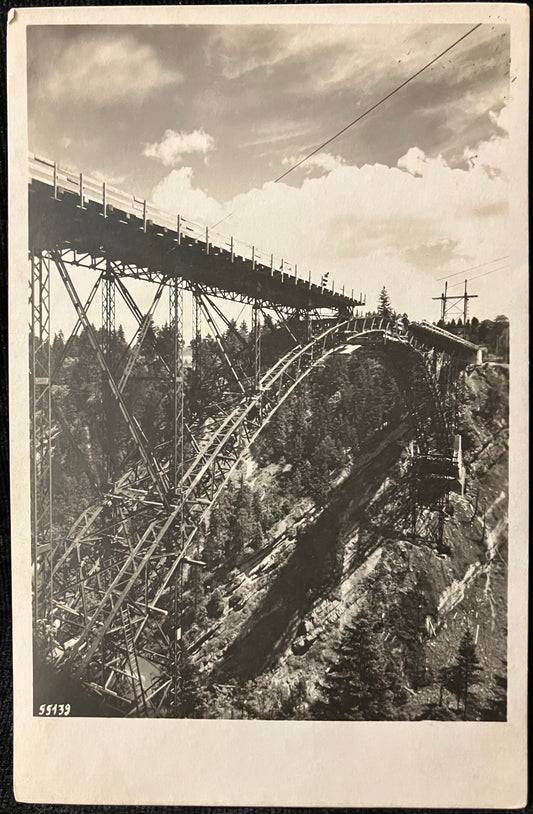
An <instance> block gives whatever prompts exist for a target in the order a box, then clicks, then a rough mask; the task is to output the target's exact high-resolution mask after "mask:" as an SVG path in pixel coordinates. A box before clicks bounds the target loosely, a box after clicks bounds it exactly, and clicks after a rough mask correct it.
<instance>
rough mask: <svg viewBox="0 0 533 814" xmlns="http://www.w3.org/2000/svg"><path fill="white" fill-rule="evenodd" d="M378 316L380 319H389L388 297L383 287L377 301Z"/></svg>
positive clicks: (390, 314) (390, 309)
mask: <svg viewBox="0 0 533 814" xmlns="http://www.w3.org/2000/svg"><path fill="white" fill-rule="evenodd" d="M378 314H379V315H380V317H391V316H392V308H391V304H390V299H389V295H388V293H387V289H386V288H385V286H383V288H382V289H381V291H380V293H379V299H378Z"/></svg>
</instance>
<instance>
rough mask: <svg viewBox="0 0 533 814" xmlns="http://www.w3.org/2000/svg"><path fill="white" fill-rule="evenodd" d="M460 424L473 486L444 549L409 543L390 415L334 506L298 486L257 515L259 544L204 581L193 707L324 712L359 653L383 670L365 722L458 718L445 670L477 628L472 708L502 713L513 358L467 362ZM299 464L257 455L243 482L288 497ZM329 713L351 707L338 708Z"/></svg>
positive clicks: (335, 487) (401, 429)
mask: <svg viewBox="0 0 533 814" xmlns="http://www.w3.org/2000/svg"><path fill="white" fill-rule="evenodd" d="M460 422H461V434H462V438H463V448H464V454H465V461H466V465H467V472H468V480H467V484H466V489H465V494H464V496H460V495H457V494H451V495H450V500H449V505H448V507H447V510H446V517H445V526H444V539H445V542H446V545H447V548H448V549H449V554H447V555H443V554H438V553H437V552H436V550H435V547H434V546H432V545H431V544H430V543H424V542H423V541H413V539H409V535H407V534H406V533H405V524H403V525H402V523H400V521H399V518H401V517H404V516H405V511H406V506H408V505H409V491H408V483H407V482H406V475H405V473H406V461H407V444H408V441H409V440H410V431H409V428H408V426H407V425H406V424H402V423H401V422H398V421H397V422H395V424H394V425H393V424H392V423H391V424H390V425H389V424H388V422H384V423H383V424H382V427H381V429H380V430H379V432H376V434H375V435H373V437H372V442H371V443H369V444H368V445H367V446H365V445H364V444H361V445H360V447H359V449H358V450H357V453H356V454H353V455H351V456H348V460H346V459H344V460H343V461H342V462H341V464H340V465H339V466H337V468H334V469H333V471H331V472H330V475H329V477H330V481H329V487H328V499H327V501H326V502H325V505H321V502H320V501H318V500H316V499H314V498H313V497H311V496H306V495H305V494H300V495H299V496H298V497H297V498H295V499H294V500H291V501H290V506H286V507H285V508H286V509H287V510H286V511H284V512H282V513H278V514H281V516H276V514H275V513H274V516H273V520H274V522H272V523H271V524H270V525H268V524H266V523H265V522H263V523H262V530H261V539H260V540H256V541H255V545H254V547H253V549H252V548H251V547H250V546H248V547H245V549H244V551H243V552H242V553H241V555H240V556H239V557H238V558H233V559H232V560H231V562H230V565H227V564H226V565H222V564H220V565H218V566H216V564H215V566H214V567H212V568H210V569H209V572H208V575H207V576H206V578H205V579H204V580H203V582H202V583H201V584H200V585H198V584H197V585H196V586H195V590H194V593H195V608H196V622H195V623H193V624H192V625H191V626H190V629H189V632H188V634H187V651H186V656H185V670H186V671H188V672H189V673H190V677H191V678H190V682H189V686H190V688H191V689H190V698H189V699H188V703H189V707H188V709H187V710H184V713H185V714H190V715H198V716H205V717H248V718H254V717H261V718H283V719H309V718H315V717H328V713H327V711H326V713H324V708H325V707H324V705H325V704H326V706H327V703H326V702H327V698H328V685H331V684H332V676H333V678H334V676H335V674H336V672H337V673H339V672H340V670H341V667H340V666H339V664H340V663H341V662H342V659H343V658H345V659H346V658H348V656H347V653H348V652H351V651H350V648H352V649H353V648H354V647H356V650H357V648H359V650H357V652H359V653H364V654H365V656H364V657H363V656H360V660H361V662H363V661H365V660H368V663H369V664H370V663H371V664H375V665H380V667H379V670H378V673H377V674H378V675H379V676H383V675H386V676H387V677H388V678H387V681H388V684H387V686H385V685H384V686H383V687H382V688H381V690H380V689H379V688H377V689H376V690H375V693H376V699H377V698H378V696H377V693H378V692H382V695H380V696H379V699H380V701H379V703H378V704H377V706H376V703H377V702H376V703H375V704H374V705H372V704H371V703H369V705H368V714H367V715H366V716H365V714H364V711H363V713H362V714H361V715H360V716H359V717H369V718H372V717H373V718H376V717H377V718H379V717H382V718H392V719H404V720H409V719H411V720H414V719H419V718H428V717H436V718H441V719H442V718H451V719H453V718H454V717H456V716H458V715H459V716H460V709H459V708H460V704H459V701H460V699H458V698H457V697H456V696H455V695H454V692H453V689H452V690H450V689H449V687H447V686H446V682H445V681H444V680H443V678H442V670H443V668H450V666H451V665H452V664H453V663H454V661H455V660H456V658H457V654H458V651H459V648H460V645H461V641H462V639H463V638H464V634H465V632H466V631H467V630H468V631H470V632H471V634H472V639H473V641H474V645H475V651H476V657H477V659H478V660H479V669H478V670H477V673H476V676H475V678H474V676H473V677H472V682H471V684H472V686H471V687H470V688H469V690H468V697H469V705H468V707H469V709H468V717H469V718H472V719H474V718H475V719H480V718H484V719H491V718H492V719H499V718H502V716H503V717H505V699H504V696H505V681H506V678H505V676H506V661H505V659H506V606H507V462H508V458H507V431H508V368H507V366H505V365H498V364H494V363H487V364H485V365H484V366H483V367H476V368H472V369H470V370H468V371H467V373H466V376H465V381H464V393H463V407H462V411H461V417H460ZM393 426H394V428H392V427H393ZM290 466H291V465H290V464H286V463H283V461H281V462H279V463H276V462H275V461H271V462H269V463H267V462H265V460H264V459H263V460H259V461H258V460H257V456H256V458H255V459H254V458H250V459H249V460H248V461H247V463H246V473H245V475H246V478H244V477H242V475H243V473H241V483H243V482H244V480H246V483H247V484H249V488H250V490H251V492H252V493H253V495H256V494H265V493H266V494H272V493H276V490H277V493H278V494H279V493H280V484H283V483H284V482H285V480H286V479H287V477H288V472H287V468H288V469H289V470H290ZM289 474H290V473H289ZM238 477H239V476H238ZM284 479H285V480H284ZM235 488H236V490H237V492H238V486H237V485H236V487H235ZM281 493H282V489H281ZM236 499H237V498H236ZM254 499H257V498H254ZM235 505H237V504H235ZM258 512H259V513H261V508H260V507H259V508H258ZM189 590H190V591H192V590H193V589H192V587H191V588H190V589H189ZM358 618H359V619H360V621H361V620H363V621H361V623H360V624H359V627H357V619H358ZM363 622H364V624H363ZM354 625H355V628H354ZM352 628H353V630H352ZM354 631H355V632H354ZM361 631H363V632H364V633H365V636H362V634H361ZM348 634H349V635H350V636H351V637H352V638H351V639H350V642H351V644H350V643H347V642H348V639H347V636H348ZM354 637H355V639H354ZM357 637H359V638H357ZM355 640H356V645H354V644H353V642H354V641H355ZM363 640H364V641H363ZM361 648H366V650H365V649H363V650H361ZM354 652H356V651H355V650H354ZM362 680H363V679H362V678H360V677H358V681H362ZM380 680H381V679H380ZM333 683H334V681H333ZM378 683H379V682H378ZM359 689H360V688H359ZM367 694H368V693H367ZM370 695H371V693H370ZM330 697H332V696H331V692H330ZM361 697H362V696H361ZM365 697H366V696H365ZM502 697H503V701H502ZM376 699H374V700H376ZM382 699H386V700H385V701H383V700H382ZM370 700H372V699H370ZM328 703H329V702H328ZM329 717H342V714H340V715H339V712H338V709H337V711H336V712H335V710H334V707H333V706H331V707H330V715H329ZM352 717H353V716H352ZM355 717H358V715H357V714H356V716H355Z"/></svg>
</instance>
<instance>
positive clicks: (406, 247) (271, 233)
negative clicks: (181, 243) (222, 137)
mask: <svg viewBox="0 0 533 814" xmlns="http://www.w3.org/2000/svg"><path fill="white" fill-rule="evenodd" d="M504 116H505V114H503V113H502V114H501V118H498V124H499V125H500V130H501V132H502V133H503V132H504V131H505V127H504ZM509 143H510V142H509V139H508V138H507V137H506V136H505V135H502V136H494V137H492V138H491V139H490V140H488V141H485V142H482V143H480V144H478V145H477V146H476V148H475V150H474V151H470V154H472V152H473V153H474V154H476V155H477V159H476V160H474V161H473V162H469V166H468V167H467V168H464V169H463V168H458V167H454V166H450V165H449V164H448V163H447V162H446V161H445V160H444V159H443V158H442V157H441V156H437V157H436V158H431V157H428V156H427V155H426V154H425V153H424V152H423V151H422V150H420V149H418V148H416V147H414V148H412V149H410V150H409V151H408V152H407V153H406V154H405V155H404V156H402V157H401V158H400V160H399V161H398V164H397V166H395V167H388V166H385V165H383V164H371V165H370V164H365V165H363V166H355V165H348V164H342V163H338V164H336V165H335V162H331V169H330V170H329V171H328V172H327V173H326V174H323V175H320V176H319V177H307V178H305V180H304V181H303V183H302V184H301V185H300V186H293V185H291V184H289V183H283V182H280V183H278V184H272V183H271V184H265V185H264V186H263V187H262V188H256V189H251V190H249V191H248V192H246V193H243V194H240V195H237V196H236V197H235V198H233V199H232V200H230V201H227V202H226V203H225V204H221V203H219V202H217V201H216V200H215V199H213V198H211V197H209V196H208V195H207V193H205V192H204V191H203V190H201V189H199V188H197V187H195V183H194V176H193V173H192V170H191V169H190V168H185V167H182V168H181V169H179V170H173V171H172V172H171V173H170V174H169V175H168V176H167V177H166V178H165V179H164V180H163V181H162V182H161V183H160V184H158V186H157V187H156V188H155V190H154V199H155V202H156V203H157V204H158V205H159V206H161V207H164V208H165V209H171V210H172V211H179V212H181V213H182V214H183V215H184V216H185V217H190V218H191V219H195V220H198V221H201V222H202V223H206V224H209V225H212V224H213V223H216V222H217V221H218V220H220V218H222V217H224V216H225V215H226V214H228V213H229V212H235V214H234V215H232V217H231V218H229V219H228V220H226V221H225V223H224V224H221V226H220V227H219V228H220V229H221V230H223V231H224V232H225V233H227V234H233V235H235V237H239V238H240V239H241V240H243V241H246V242H247V243H250V244H254V245H255V246H257V247H259V249H263V250H264V251H265V253H267V254H268V253H270V251H274V252H275V253H276V255H277V256H278V257H284V258H285V259H287V260H288V261H289V262H297V263H298V267H299V269H301V273H302V274H305V273H306V272H307V270H308V269H312V272H313V279H314V280H317V279H319V277H320V276H321V275H322V274H323V273H325V272H326V271H329V272H330V279H332V278H333V279H335V281H336V285H337V288H340V287H342V286H343V285H344V286H345V289H346V290H347V291H351V289H352V288H354V289H355V291H356V292H359V291H360V290H363V291H366V292H367V295H368V300H367V302H368V303H369V306H371V307H374V305H375V303H376V301H377V295H378V293H379V290H380V288H381V286H382V285H386V286H387V288H388V289H389V292H390V295H391V299H392V302H393V304H394V306H395V307H396V308H398V309H399V310H402V311H403V310H405V311H407V312H408V313H409V314H410V316H412V317H422V316H425V317H427V316H428V315H430V314H431V313H432V312H431V308H432V306H434V308H435V318H437V317H438V304H434V303H432V302H431V298H432V297H434V296H438V295H439V294H440V285H441V283H438V282H437V278H438V277H441V276H443V274H448V273H449V274H453V273H454V272H456V271H461V270H462V269H464V268H466V267H468V266H473V265H476V264H478V263H483V262H486V261H490V260H492V259H493V258H495V257H501V256H504V255H508V254H509V245H508V200H509V189H508V180H507V164H508V158H509V153H510V147H509ZM327 162H329V159H327ZM327 162H326V163H327ZM487 168H490V171H488V169H487ZM489 279H490V281H491V284H490V286H483V296H482V297H480V300H478V301H476V306H477V309H476V310H478V312H485V313H487V312H488V315H489V316H490V315H493V314H492V311H494V312H495V313H496V311H501V310H502V309H503V310H505V302H506V296H508V295H509V293H510V288H511V287H510V286H509V284H508V272H506V271H502V272H501V273H499V275H497V276H496V275H495V276H493V277H491V278H489ZM478 285H479V284H478ZM475 293H478V292H477V291H476V292H475Z"/></svg>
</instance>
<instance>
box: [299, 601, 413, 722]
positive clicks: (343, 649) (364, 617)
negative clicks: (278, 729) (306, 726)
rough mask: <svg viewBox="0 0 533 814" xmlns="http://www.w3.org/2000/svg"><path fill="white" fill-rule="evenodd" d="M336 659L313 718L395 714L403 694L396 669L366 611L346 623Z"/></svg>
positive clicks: (354, 718)
mask: <svg viewBox="0 0 533 814" xmlns="http://www.w3.org/2000/svg"><path fill="white" fill-rule="evenodd" d="M336 655H337V658H336V662H335V663H334V664H333V665H332V666H331V668H330V669H329V671H328V673H327V674H326V678H325V681H324V683H323V685H322V692H323V698H322V699H321V700H319V701H317V702H316V703H315V704H314V706H313V717H316V718H318V719H319V720H327V721H383V720H393V719H395V718H396V717H397V708H398V706H399V705H401V703H403V700H404V696H403V690H402V685H401V680H400V675H399V672H398V670H397V668H396V666H395V664H394V663H390V662H389V660H388V659H387V656H386V654H385V650H384V647H383V641H382V638H381V635H380V632H379V630H377V629H376V626H375V624H374V623H373V621H372V619H371V617H370V615H369V613H368V612H362V613H360V614H359V616H358V617H357V619H356V620H355V622H354V623H353V624H351V625H348V626H347V627H346V628H345V630H344V633H343V636H342V639H341V642H340V644H339V646H338V647H337V654H336Z"/></svg>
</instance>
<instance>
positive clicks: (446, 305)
mask: <svg viewBox="0 0 533 814" xmlns="http://www.w3.org/2000/svg"><path fill="white" fill-rule="evenodd" d="M467 283H468V280H465V290H464V292H463V294H448V281H446V282H445V283H444V291H443V293H442V294H441V295H440V297H433V298H432V299H434V300H440V302H441V309H440V318H441V320H442V322H446V317H450V316H453V315H454V314H457V315H459V314H462V318H463V338H464V339H466V320H467V318H468V300H474V299H477V296H478V295H477V294H469V293H468V289H467Z"/></svg>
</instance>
